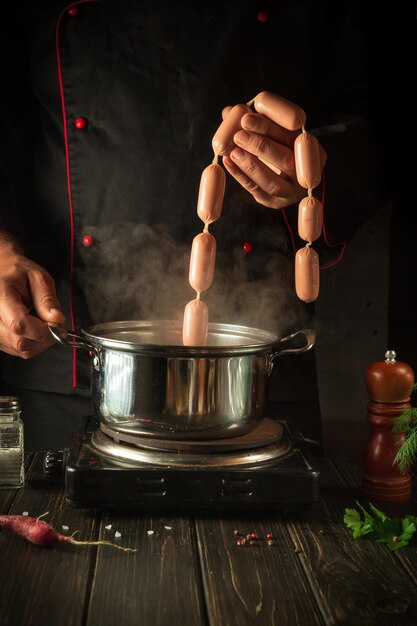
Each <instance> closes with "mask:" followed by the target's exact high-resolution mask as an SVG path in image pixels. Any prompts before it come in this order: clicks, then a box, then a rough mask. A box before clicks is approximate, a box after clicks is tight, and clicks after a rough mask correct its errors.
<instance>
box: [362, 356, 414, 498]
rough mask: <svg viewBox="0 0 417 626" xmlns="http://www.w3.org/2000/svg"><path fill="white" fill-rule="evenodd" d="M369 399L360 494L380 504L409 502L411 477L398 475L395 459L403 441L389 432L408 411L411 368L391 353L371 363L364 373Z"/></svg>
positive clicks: (411, 381) (400, 434) (399, 436)
mask: <svg viewBox="0 0 417 626" xmlns="http://www.w3.org/2000/svg"><path fill="white" fill-rule="evenodd" d="M365 382H366V388H367V391H368V395H369V399H370V401H369V404H368V422H369V423H370V425H371V427H372V432H371V435H370V437H369V439H368V442H367V444H366V447H365V451H364V467H363V473H362V490H363V491H364V493H365V494H366V495H367V496H369V497H371V498H373V499H375V500H380V501H381V502H401V501H404V500H409V499H410V498H411V475H410V474H402V473H401V472H400V470H399V468H398V466H397V465H396V464H394V459H395V456H396V454H397V452H398V449H399V447H400V446H401V445H402V443H403V442H404V441H405V433H404V432H395V433H393V432H392V429H393V426H394V424H395V419H396V418H397V417H398V416H399V415H401V413H403V412H404V411H407V410H408V409H410V408H411V404H410V397H411V393H412V390H413V386H414V372H413V370H412V368H411V367H410V366H409V365H407V363H403V362H402V361H397V360H396V354H395V352H394V351H393V350H388V351H387V352H386V353H385V361H376V362H374V363H372V364H371V365H370V366H369V368H368V369H367V371H366V377H365Z"/></svg>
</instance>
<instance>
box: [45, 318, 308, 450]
mask: <svg viewBox="0 0 417 626" xmlns="http://www.w3.org/2000/svg"><path fill="white" fill-rule="evenodd" d="M50 330H51V333H52V334H53V336H54V337H55V339H56V340H57V341H59V342H60V343H64V344H66V345H68V346H70V347H72V348H74V347H76V348H84V349H86V350H88V351H90V352H91V353H92V368H91V373H92V376H91V394H92V404H93V409H94V411H95V413H96V415H97V416H98V417H99V418H100V420H101V421H102V422H103V423H104V424H107V425H108V426H111V427H114V428H116V429H117V430H119V431H122V432H124V433H126V434H137V435H139V434H140V435H142V436H143V435H149V436H153V437H161V438H171V439H182V440H184V439H217V438H223V437H232V436H235V435H241V434H244V433H245V432H248V431H250V430H251V429H252V428H253V427H254V426H256V424H257V422H258V421H259V420H260V419H262V418H263V417H264V412H265V405H266V400H267V388H268V378H269V375H270V373H271V371H272V368H273V363H274V360H275V358H276V357H278V356H280V355H284V354H290V353H292V354H295V353H297V354H299V353H301V352H305V351H307V350H309V349H310V348H311V347H312V346H313V345H314V341H315V334H314V332H313V331H312V330H310V329H307V330H300V331H298V332H297V333H294V334H292V335H289V336H287V337H283V338H278V337H277V336H276V335H274V334H273V333H270V332H267V331H263V330H260V329H257V328H248V327H246V326H234V325H228V324H210V325H209V333H208V341H207V345H206V346H204V347H189V346H184V345H181V344H182V324H181V323H180V322H175V321H126V322H111V323H107V324H98V325H96V326H92V327H90V328H88V329H87V330H81V334H75V333H72V332H68V331H64V329H60V328H58V327H50ZM300 340H301V345H300Z"/></svg>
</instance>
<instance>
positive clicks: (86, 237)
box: [83, 235, 93, 248]
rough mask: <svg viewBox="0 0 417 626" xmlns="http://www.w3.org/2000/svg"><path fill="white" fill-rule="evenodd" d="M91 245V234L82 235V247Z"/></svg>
mask: <svg viewBox="0 0 417 626" xmlns="http://www.w3.org/2000/svg"><path fill="white" fill-rule="evenodd" d="M92 245H93V238H92V236H91V235H84V237H83V246H84V248H89V247H90V246H92Z"/></svg>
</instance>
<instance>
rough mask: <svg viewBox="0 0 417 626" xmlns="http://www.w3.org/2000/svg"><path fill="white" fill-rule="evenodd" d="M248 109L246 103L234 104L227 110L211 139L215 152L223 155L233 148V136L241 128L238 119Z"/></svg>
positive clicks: (247, 111) (239, 119) (248, 110)
mask: <svg viewBox="0 0 417 626" xmlns="http://www.w3.org/2000/svg"><path fill="white" fill-rule="evenodd" d="M250 111H251V109H250V108H249V107H248V106H247V105H246V104H236V106H234V107H233V108H232V109H231V110H230V111H229V113H228V114H227V116H226V118H225V119H224V120H223V122H222V123H221V124H220V126H219V127H218V129H217V130H216V132H215V133H214V136H213V139H212V140H211V145H212V146H213V150H214V153H215V154H219V155H220V156H224V155H225V154H229V152H231V150H233V148H234V147H235V143H234V141H233V136H234V135H235V133H237V131H238V130H240V128H241V125H240V121H241V119H242V117H243V116H244V115H245V113H249V112H250Z"/></svg>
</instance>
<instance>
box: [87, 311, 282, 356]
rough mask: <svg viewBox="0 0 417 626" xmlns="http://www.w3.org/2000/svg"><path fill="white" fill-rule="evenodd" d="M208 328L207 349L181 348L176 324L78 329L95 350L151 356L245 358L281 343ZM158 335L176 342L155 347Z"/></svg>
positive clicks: (234, 329)
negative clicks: (167, 335) (221, 342)
mask: <svg viewBox="0 0 417 626" xmlns="http://www.w3.org/2000/svg"><path fill="white" fill-rule="evenodd" d="M208 328H209V332H208V345H206V346H184V345H183V344H182V322H180V321H178V320H140V321H138V320H128V321H116V322H105V323H102V324H95V325H94V326H89V327H88V328H86V329H81V333H82V335H83V337H84V338H85V339H86V340H87V341H88V342H90V343H91V344H92V345H93V346H95V347H96V348H106V349H111V350H117V351H121V352H134V353H140V354H151V355H154V356H155V355H163V356H169V355H171V356H184V357H196V356H204V357H216V356H230V355H245V354H254V353H259V352H260V351H266V352H270V351H271V350H273V349H274V347H275V346H276V345H277V344H278V343H279V342H280V337H278V335H276V334H274V333H272V332H269V331H266V330H262V329H259V328H252V327H249V326H239V325H235V324H222V323H210V324H209V326H208ZM158 331H159V332H165V333H168V332H170V333H172V334H173V336H174V339H176V338H178V342H176V341H174V342H172V343H157V342H156V341H155V340H154V336H155V333H156V332H158ZM138 332H142V334H143V335H144V340H142V341H132V340H131V336H132V334H133V333H138ZM117 335H122V336H123V335H125V336H126V337H127V339H121V338H117ZM152 336H153V337H152ZM219 337H221V339H222V340H225V341H226V345H218V343H216V338H217V341H218V340H219ZM210 340H211V341H212V342H213V343H212V344H210ZM227 342H229V343H227Z"/></svg>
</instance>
